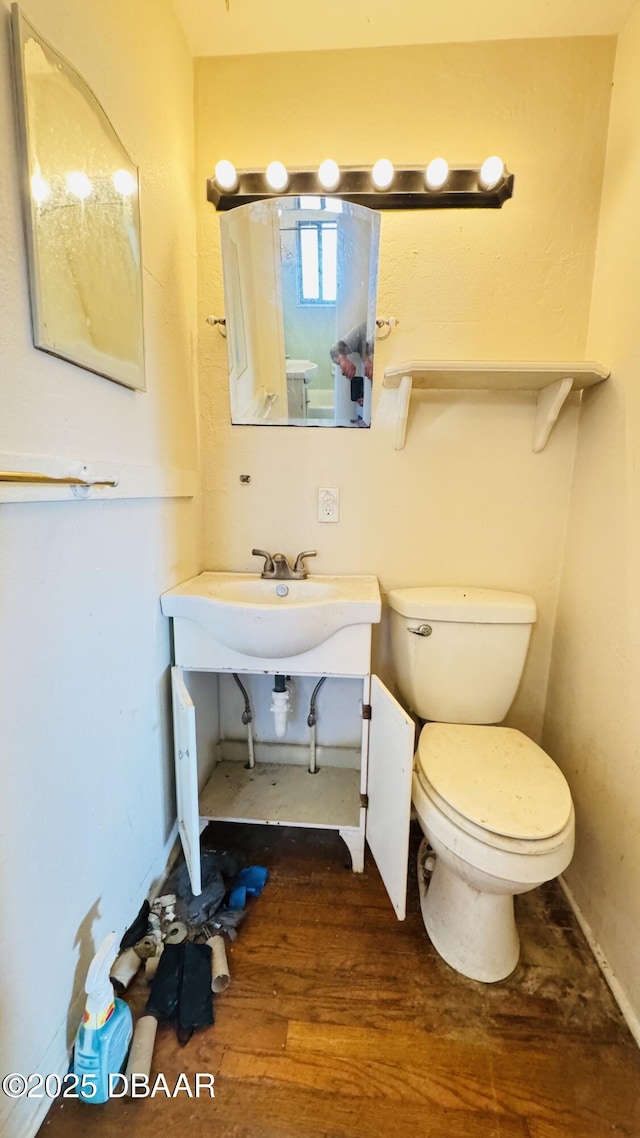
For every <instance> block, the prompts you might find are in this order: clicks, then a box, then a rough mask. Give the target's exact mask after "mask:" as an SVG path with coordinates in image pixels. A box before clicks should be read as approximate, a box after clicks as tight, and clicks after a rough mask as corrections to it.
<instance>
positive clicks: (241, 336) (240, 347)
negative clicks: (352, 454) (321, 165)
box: [220, 196, 380, 427]
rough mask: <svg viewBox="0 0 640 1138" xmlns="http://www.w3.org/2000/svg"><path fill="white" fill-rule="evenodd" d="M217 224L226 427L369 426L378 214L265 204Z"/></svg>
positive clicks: (310, 203) (337, 205)
mask: <svg viewBox="0 0 640 1138" xmlns="http://www.w3.org/2000/svg"><path fill="white" fill-rule="evenodd" d="M220 226H221V240H222V263H223V271H224V294H225V313H226V326H227V351H228V357H229V389H230V398H231V421H232V423H244V424H252V425H262V426H307V427H309V426H315V427H368V426H370V424H371V391H372V382H373V363H374V347H375V329H376V323H375V306H376V290H377V276H378V247H379V239H380V216H379V214H377V213H375V212H374V211H373V210H370V209H367V208H365V207H364V206H359V205H353V204H352V203H350V202H346V201H341V200H340V199H339V198H329V197H315V196H314V197H311V196H309V197H288V198H270V199H268V200H265V201H258V202H251V203H250V204H248V205H243V206H238V207H236V208H235V209H231V210H229V211H228V212H227V213H224V214H222V215H221V218H220Z"/></svg>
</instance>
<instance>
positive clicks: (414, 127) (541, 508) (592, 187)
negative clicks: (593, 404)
mask: <svg viewBox="0 0 640 1138" xmlns="http://www.w3.org/2000/svg"><path fill="white" fill-rule="evenodd" d="M613 53H614V41H613V40H612V39H602V38H593V39H589V38H586V39H575V40H533V41H529V42H524V41H522V42H520V41H518V42H516V41H514V42H502V43H484V44H467V45H436V46H426V47H411V48H391V49H376V50H361V51H342V52H315V53H313V54H297V55H288V56H253V57H250V58H242V57H238V58H226V59H206V60H205V59H202V60H199V61H197V64H196V128H197V140H196V148H197V185H198V187H200V189H199V191H198V198H197V201H198V211H199V216H198V221H199V265H200V274H199V275H200V286H199V287H200V296H199V328H200V384H201V406H202V440H203V461H204V515H203V516H204V543H205V544H204V563H205V566H206V568H209V569H220V568H230V569H238V570H239V569H248V568H250V567H252V566H254V565H255V566H256V567H257V563H256V562H255V560H254V559H252V557H251V549H252V547H253V546H259V547H261V548H268V549H271V550H274V549H282V550H284V551H285V552H286V553H288V554H294V553H296V552H297V551H299V550H301V549H314V548H315V549H318V551H319V557H318V559H317V562H315V563H314V568H315V569H316V570H317V571H318V572H320V573H331V572H372V573H376V574H377V575H378V577H379V579H380V582H381V584H382V587H383V589H388V588H390V587H392V586H397V585H413V584H419V583H443V584H444V583H451V584H462V583H466V584H473V585H484V586H492V585H493V586H497V587H501V588H513V589H517V590H523V591H527V592H530V593H532V594H533V595H534V596H535V597H536V600H537V601H538V604H539V610H540V618H539V624H538V626H537V629H536V631H535V634H534V639H533V644H532V650H531V653H530V657H529V662H528V665H527V673H526V676H525V681H524V684H523V688H522V690H521V693H520V696H519V699H518V701H517V703H516V705H515V707H514V710H513V712H512V722H514V723H515V724H517V725H518V726H520V727H522V728H523V729H524V730H527V731H529V732H530V733H531V734H532V735H534V736H537V735H538V733H539V728H540V722H541V716H542V708H543V705H544V698H545V691H546V683H547V670H548V661H549V653H550V643H551V634H552V628H553V621H554V614H555V604H556V598H557V589H558V580H559V570H560V564H561V556H562V546H563V539H564V530H565V523H566V510H567V502H568V493H569V486H570V481H571V471H572V462H573V454H574V443H575V430H576V422H577V408H576V407H573V408H570V409H568V410H566V411H565V413H564V416H563V418H562V420H561V421H560V423H559V424H558V426H557V427H556V429H555V431H554V433H553V435H552V437H551V441H550V443H549V445H548V447H547V449H546V450H545V451H544V452H543V453H542V454H540V455H534V454H532V452H531V447H530V444H531V435H532V430H533V415H534V409H533V402H532V399H531V398H530V397H528V396H526V395H525V396H522V395H517V396H516V395H510V396H493V395H492V396H488V395H483V394H476V395H475V396H469V395H459V396H457V397H455V398H453V397H448V396H442V395H426V394H423V395H414V396H413V399H412V407H411V419H410V423H409V431H408V436H407V445H406V448H405V449H404V450H403V451H401V452H395V451H394V449H393V427H394V419H393V416H394V405H395V403H394V401H395V393H394V392H382V390H381V383H380V377H381V373H382V370H383V368H384V366H385V365H390V364H396V363H400V362H402V361H403V360H407V359H412V358H413V359H416V358H417V359H420V358H423V359H425V358H426V359H429V358H431V359H483V358H484V359H498V360H500V359H504V360H508V359H516V360H517V359H522V360H526V359H542V360H544V359H549V360H553V359H558V360H567V359H569V360H571V359H577V360H581V359H583V358H584V349H585V342H586V332H587V321H588V311H589V299H590V287H591V279H592V272H593V258H594V249H595V240H596V231H597V221H598V209H599V203H600V190H601V175H602V167H603V160H604V150H605V139H606V128H607V115H608V108H609V97H610V79H611V70H612V64H613ZM496 152H497V153H499V154H502V155H503V156H504V157H505V159H506V160H507V162H508V165H509V167H510V169H512V170H513V171H515V174H516V183H515V195H514V198H513V200H512V201H510V202H508V203H507V204H506V205H505V206H504V208H503V209H502V210H501V211H497V210H495V211H494V210H487V211H471V210H469V211H460V212H456V211H442V212H440V211H425V212H392V213H387V214H383V222H382V241H381V248H382V253H381V267H380V288H379V302H378V312H379V314H380V315H383V316H390V315H393V316H396V317H398V318H399V320H400V326H399V328H398V329H397V331H395V332H394V333H393V335H392V337H391V338H390V339H389V340H387V341H386V342H385V343H384V344H382V343H381V344H380V345H379V348H378V351H377V354H376V365H377V384H376V401H375V406H374V414H373V428H372V429H371V430H370V431H357V432H356V431H345V430H342V431H340V430H330V431H325V430H321V429H296V428H255V427H254V428H243V427H234V428H231V427H230V425H229V410H228V394H227V380H226V354H225V344H224V340H223V338H222V337H221V336H220V335H219V333H218V331H217V330H216V329H215V328H211V327H208V326H207V325H206V324H205V317H206V315H208V314H209V313H215V314H217V315H219V314H220V313H221V311H222V308H223V301H222V281H221V264H220V254H219V222H218V218H217V216H216V213H215V212H214V209H213V206H211V205H209V204H208V203H207V202H206V200H205V193H204V185H205V179H206V177H207V176H208V175H211V174H212V172H213V167H214V165H215V162H216V161H217V159H218V158H220V157H228V158H231V159H232V160H233V161H234V162H235V164H236V165H237V166H238V167H239V168H241V167H244V166H249V167H251V166H265V165H266V164H267V163H268V162H269V161H270V160H271V159H273V158H274V157H277V158H280V159H282V160H283V161H284V162H285V163H287V164H288V165H289V166H292V167H293V166H296V165H301V166H305V165H313V164H315V163H317V162H318V161H319V160H320V159H322V158H325V157H327V156H329V155H331V156H333V157H335V158H336V159H337V160H338V161H339V162H341V163H343V164H360V163H362V164H369V163H371V162H372V160H374V159H375V158H376V157H379V156H380V155H387V156H388V157H389V158H391V159H392V160H393V161H394V162H396V163H397V164H413V163H415V162H419V161H426V160H428V158H430V157H432V156H433V155H436V154H445V155H446V156H447V157H448V158H449V160H450V161H451V162H452V164H455V163H459V164H467V163H474V162H481V161H482V159H483V158H484V157H485V156H486V155H487V154H490V153H496ZM241 474H250V475H251V479H252V481H251V485H250V486H246V485H240V482H239V476H240V475H241ZM319 486H339V487H340V490H341V515H340V522H339V523H338V524H337V525H326V524H324V525H323V524H320V523H318V522H317V520H316V495H317V488H318V487H319Z"/></svg>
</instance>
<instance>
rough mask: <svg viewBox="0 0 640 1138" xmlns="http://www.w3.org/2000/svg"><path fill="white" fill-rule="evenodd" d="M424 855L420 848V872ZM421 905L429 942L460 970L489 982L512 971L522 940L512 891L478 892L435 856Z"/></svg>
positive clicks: (500, 978) (474, 977)
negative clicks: (515, 914) (517, 927)
mask: <svg viewBox="0 0 640 1138" xmlns="http://www.w3.org/2000/svg"><path fill="white" fill-rule="evenodd" d="M421 855H422V858H421ZM423 856H424V850H423V846H421V847H420V851H419V852H418V874H419V875H420V874H421V873H422V872H423V870H422V859H423ZM420 908H421V910H422V919H423V921H424V924H425V928H426V930H427V932H428V934H429V939H430V940H431V943H432V944H433V946H434V948H435V949H436V951H437V952H438V953H439V955H440V956H441V957H442V958H443V960H446V962H447V964H449V965H451V967H452V968H455V970H456V972H460V973H462V975H463V976H468V977H469V979H470V980H480V981H482V982H483V983H485V984H492V983H495V982H496V981H498V980H504V979H506V977H507V976H509V975H510V974H511V973H512V972H513V970H514V968H515V966H516V964H517V963H518V959H519V956H520V939H519V937H518V930H517V929H516V922H515V916H514V911H513V895H512V894H508V893H483V892H480V891H479V890H478V889H475V888H474V887H473V885H470V884H469V883H468V882H466V881H464V880H463V879H462V878H461V877H460V875H459V874H458V873H454V872H452V871H451V869H450V868H449V867H448V866H447V864H446V863H445V861H443V859H442V857H438V856H437V855H436V863H435V867H434V869H433V872H432V874H431V879H430V881H429V886H428V888H427V890H426V891H424V890H422V889H421V890H420Z"/></svg>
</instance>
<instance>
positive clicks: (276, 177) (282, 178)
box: [266, 162, 289, 190]
mask: <svg viewBox="0 0 640 1138" xmlns="http://www.w3.org/2000/svg"><path fill="white" fill-rule="evenodd" d="M266 178H267V182H268V183H269V185H270V186H271V189H272V190H284V189H285V188H286V185H287V182H288V181H289V175H288V174H287V168H286V166H283V165H282V162H270V163H269V165H268V166H267V172H266Z"/></svg>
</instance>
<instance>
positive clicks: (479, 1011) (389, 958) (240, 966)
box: [41, 823, 640, 1138]
mask: <svg viewBox="0 0 640 1138" xmlns="http://www.w3.org/2000/svg"><path fill="white" fill-rule="evenodd" d="M418 839H419V835H414V836H413V837H412V843H413V845H414V846H415V847H416V848H417V842H418ZM206 841H207V844H209V845H213V846H215V847H216V848H220V849H222V848H226V849H228V848H236V849H238V850H239V851H241V852H242V854H243V857H244V860H245V861H246V862H247V863H248V864H250V863H259V864H263V865H267V866H268V867H269V870H270V877H269V881H268V883H267V886H266V888H265V891H264V893H263V895H262V897H260V898H259V899H256V900H254V901H252V902H251V903H250V910H249V912H248V915H247V917H246V919H245V921H244V923H243V924H242V925H241V926H240V930H239V936H238V940H237V941H236V942H235V944H234V945H233V946H231V947H230V948H229V951H228V956H229V963H230V968H231V975H232V983H231V987H230V989H229V990H228V991H227V992H226V993H224V995H222V996H219V997H217V998H216V1003H215V1010H216V1023H215V1025H214V1026H213V1027H212V1028H210V1029H208V1030H207V1031H205V1032H201V1033H198V1034H196V1035H195V1036H194V1037H193V1038H192V1040H191V1041H190V1042H189V1044H188V1045H187V1046H186V1047H185V1048H181V1047H179V1046H178V1044H177V1042H176V1038H175V1034H174V1032H173V1031H172V1030H171V1029H170V1028H168V1027H164V1026H161V1027H160V1028H159V1030H158V1037H157V1044H156V1050H155V1053H154V1063H153V1067H152V1077H153V1075H155V1074H156V1073H158V1072H162V1073H163V1074H164V1075H165V1077H166V1079H167V1082H168V1083H169V1085H170V1086H173V1084H174V1083H175V1079H176V1078H177V1075H178V1074H179V1073H180V1072H181V1071H184V1072H186V1073H187V1074H188V1076H189V1078H190V1082H191V1086H193V1082H194V1078H193V1076H194V1074H195V1072H198V1071H200V1072H210V1073H212V1074H213V1075H215V1088H216V1097H215V1099H209V1098H200V1099H190V1098H188V1097H186V1096H185V1095H184V1094H182V1095H180V1096H179V1098H177V1099H169V1100H167V1099H165V1098H163V1097H156V1098H154V1099H141V1100H138V1101H131V1100H129V1099H122V1100H118V1101H111V1102H109V1103H107V1104H105V1105H104V1106H88V1105H85V1104H82V1103H77V1102H72V1101H66V1102H64V1103H63V1102H56V1103H55V1104H54V1105H53V1107H52V1109H51V1111H50V1113H49V1116H48V1118H47V1120H46V1121H45V1123H44V1125H43V1127H42V1130H41V1135H42V1136H43V1138H74V1136H75V1135H78V1136H82V1138H85V1136H86V1135H89V1136H90V1138H116V1136H118V1138H121V1136H122V1135H124V1134H126V1138H151V1136H152V1135H153V1136H154V1138H161V1136H163V1135H165V1134H166V1135H173V1134H185V1135H191V1134H193V1135H204V1136H208V1135H212V1136H213V1135H215V1136H217V1138H382V1136H385V1138H386V1136H387V1135H394V1136H397V1138H605V1136H606V1138H612V1136H614V1138H640V1051H639V1050H638V1048H637V1046H636V1044H635V1042H634V1040H633V1039H632V1037H631V1035H630V1034H629V1032H628V1030H627V1028H626V1026H625V1024H624V1021H623V1020H622V1017H621V1015H620V1013H619V1011H618V1009H617V1007H616V1005H615V1003H614V1001H613V999H612V997H611V995H610V993H609V990H608V988H607V986H606V984H605V983H604V980H603V979H602V977H601V975H600V973H599V971H598V968H597V966H596V964H595V961H594V960H593V958H592V956H591V953H590V951H589V948H588V946H587V945H586V943H585V941H584V938H583V936H582V934H581V932H580V930H579V928H578V926H577V924H576V922H575V919H574V917H573V915H572V913H571V911H570V909H569V907H568V905H567V903H566V901H565V900H564V897H563V895H562V892H561V890H560V888H559V887H558V886H557V885H556V884H554V883H552V884H550V885H548V886H545V887H543V888H542V889H540V890H537V891H536V892H534V893H529V894H527V895H525V896H523V897H521V898H519V899H518V925H519V929H520V933H521V939H522V956H521V961H520V964H519V965H518V967H517V969H516V971H515V972H514V974H513V976H511V977H510V978H509V979H508V980H506V981H503V982H502V983H501V984H493V985H484V984H478V983H476V982H474V981H472V980H466V979H465V978H464V977H461V976H458V975H457V974H456V973H455V972H453V971H452V970H451V969H450V968H449V967H448V966H447V965H446V964H445V963H444V962H443V961H442V960H441V959H440V958H439V957H438V956H437V954H436V952H435V950H434V949H433V948H432V946H431V945H430V943H429V941H428V938H427V935H426V933H425V930H424V926H423V924H422V920H421V917H420V914H419V904H418V896H417V884H416V880H415V869H413V866H414V865H415V857H412V873H411V879H410V894H409V906H408V909H409V912H408V917H407V920H406V921H405V922H402V923H400V922H398V921H397V920H396V918H395V915H394V913H393V910H392V909H391V905H390V903H389V901H388V898H387V896H386V893H385V891H384V887H383V885H382V883H381V881H380V878H379V875H378V873H377V871H376V868H375V865H374V864H373V862H372V861H371V859H368V861H367V867H366V871H365V873H364V874H363V875H361V876H360V875H354V874H352V873H351V872H350V871H349V868H348V867H349V856H348V853H347V850H346V847H345V846H344V844H343V843H342V842H341V840H340V838H339V836H338V835H337V834H336V833H330V832H324V833H318V832H315V831H307V830H291V829H284V828H276V827H262V826H229V825H226V824H224V823H215V824H213V825H211V826H210V827H209V829H208V830H207V832H206ZM129 998H130V1002H131V1004H132V1007H133V1008H134V1014H137V1013H139V1012H140V1011H141V1009H142V1007H143V1006H144V1001H145V1000H146V986H145V984H144V982H143V981H141V980H136V982H135V984H134V987H133V990H132V991H131V992H130V995H129Z"/></svg>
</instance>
